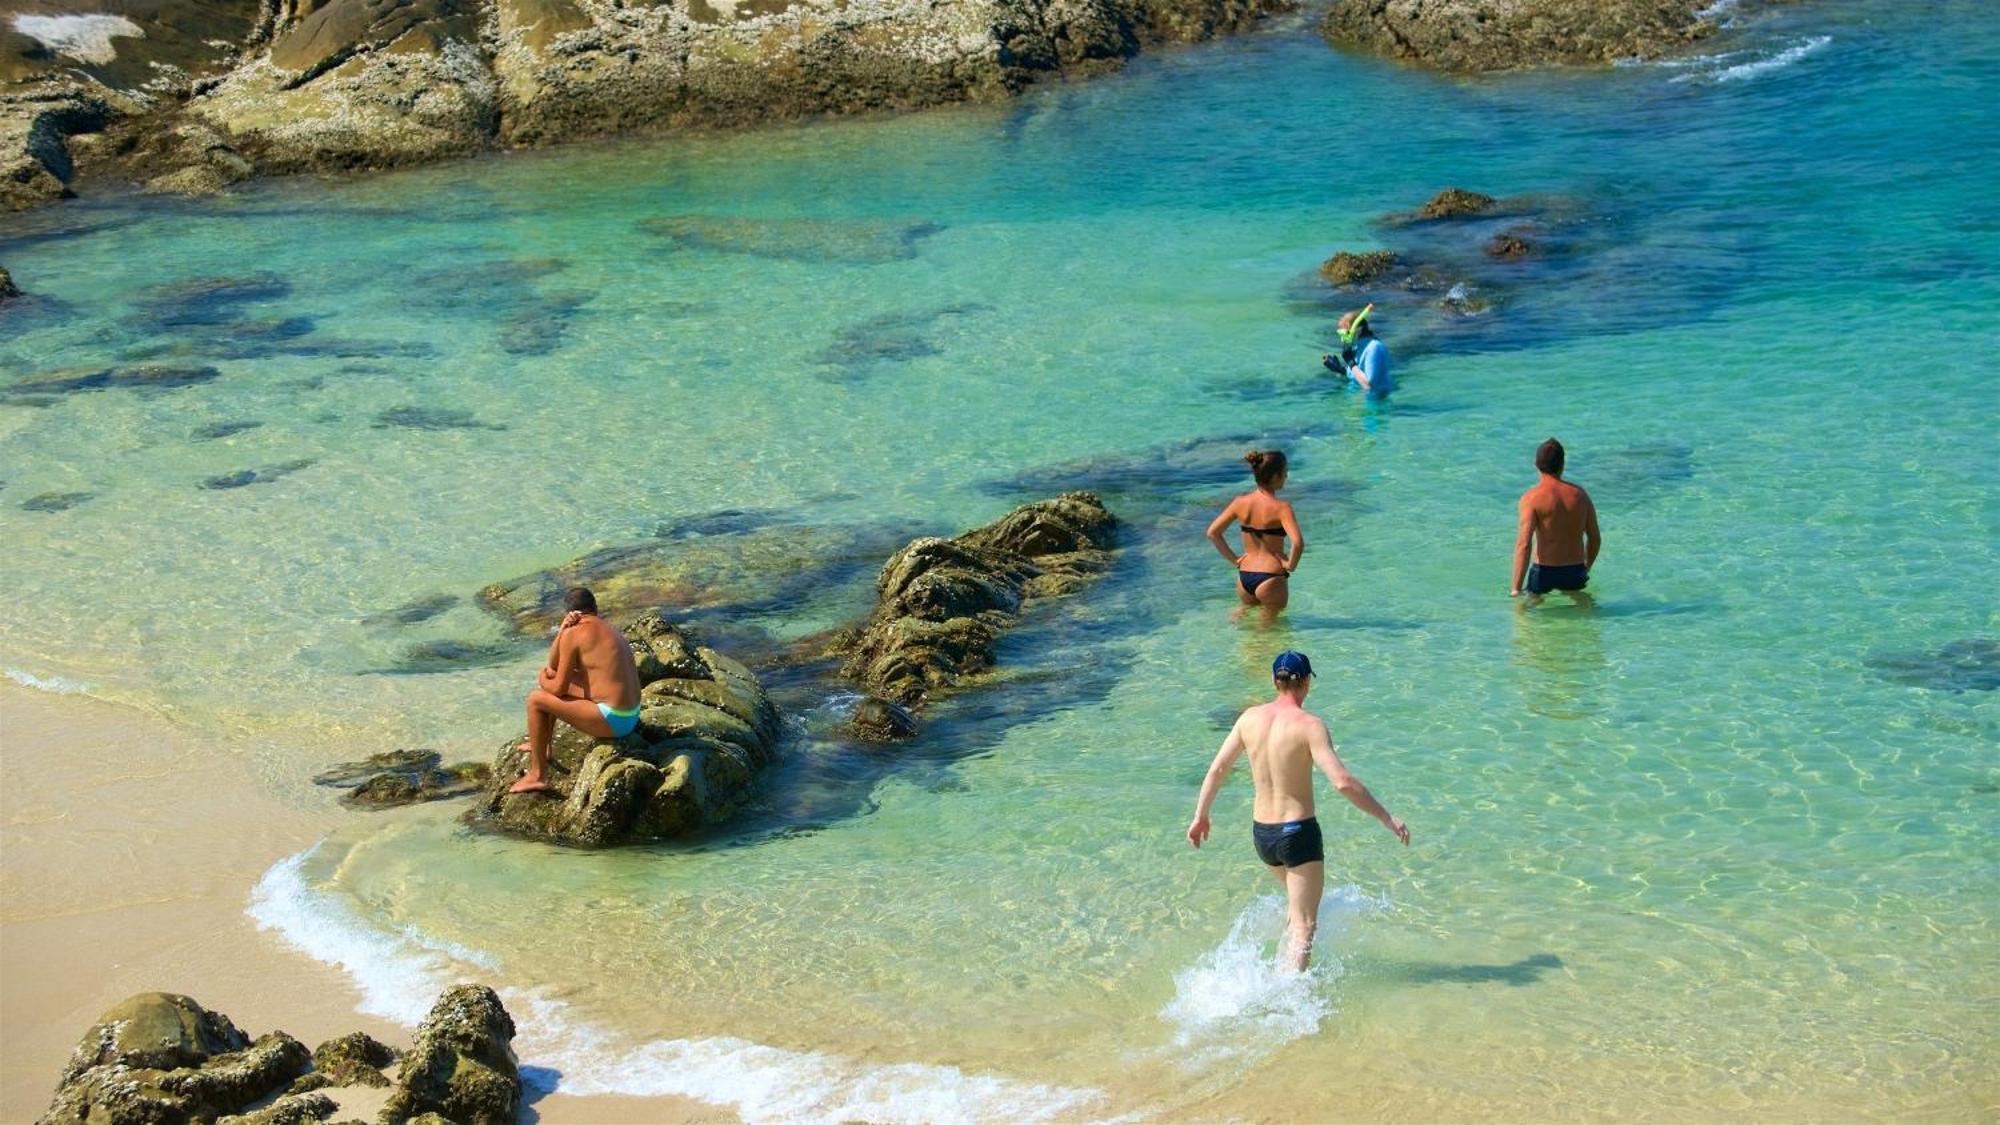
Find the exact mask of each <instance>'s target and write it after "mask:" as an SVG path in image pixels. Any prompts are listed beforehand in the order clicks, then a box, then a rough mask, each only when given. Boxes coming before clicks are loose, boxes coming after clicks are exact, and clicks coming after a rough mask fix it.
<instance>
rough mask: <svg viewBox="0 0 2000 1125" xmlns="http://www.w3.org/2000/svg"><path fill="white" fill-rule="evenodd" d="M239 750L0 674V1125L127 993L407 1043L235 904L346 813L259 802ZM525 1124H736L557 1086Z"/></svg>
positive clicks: (26, 1107) (700, 1112) (30, 1101)
mask: <svg viewBox="0 0 2000 1125" xmlns="http://www.w3.org/2000/svg"><path fill="white" fill-rule="evenodd" d="M197 743H199V746H197ZM246 761H247V757H246V755H245V754H244V753H243V752H242V750H241V748H239V749H238V751H237V752H236V753H231V752H229V749H228V747H227V746H226V745H218V743H217V742H216V740H212V739H206V738H202V739H197V738H196V737H195V736H193V735H191V734H190V733H188V732H187V731H184V730H181V729H178V728H176V727H175V726H174V725H173V724H172V723H170V722H168V721H167V720H165V719H163V718H161V717H159V716H157V715H153V714H149V713H147V712H144V711H140V710H135V709H133V708H128V707H122V706H118V705H115V704H110V703H105V702H102V701H98V700H94V699H90V698H86V697H83V696H59V695H53V694H49V693H46V692H41V691H35V690H31V689H28V688H23V687H18V686H15V685H14V684H11V683H0V768H4V769H5V770H6V773H7V777H8V783H7V785H6V786H5V787H4V788H0V857H4V863H0V1011H4V1012H5V1013H6V1021H5V1031H4V1033H0V1121H8V1122H15V1121H32V1120H34V1119H35V1118H36V1117H38V1116H40V1115H41V1113H42V1112H43V1111H44V1110H45V1109H46V1108H47V1107H48V1103H49V1097H50V1094H51V1093H52V1092H53V1090H54V1089H55V1082H56V1076H57V1074H58V1073H59V1072H60V1070H61V1068H62V1065H63V1062H64V1060H65V1059H67V1058H68V1056H69V1052H70V1050H71V1048H72V1047H74V1046H75V1043H76V1040H77V1038H78V1037H79V1036H80V1035H82V1034H83V1032H84V1031H85V1030H86V1029H87V1028H89V1027H90V1025H91V1023H92V1022H93V1021H95V1020H96V1018H97V1016H98V1015H99V1013H101V1012H103V1011H104V1010H106V1009H107V1008H110V1007H111V1006H112V1005H114V1004H116V1003H117V1002H118V1001H120V1000H122V999H124V998H125V997H127V996H130V995H132V994H133V993H136V992H155V991H157V992H178V993H184V994H186V995H189V996H192V997H194V998H195V999H196V1000H197V1001H199V1002H200V1003H201V1004H202V1005H203V1006H204V1007H207V1008H209V1009H211V1010H213V1011H218V1012H221V1013H223V1014H225V1015H227V1016H229V1017H230V1019H231V1020H233V1021H234V1022H235V1023H236V1024H237V1025H238V1026H239V1027H241V1028H242V1029H243V1030H244V1031H246V1032H247V1033H249V1034H252V1035H258V1034H262V1033H264V1032H266V1031H270V1030H273V1029H282V1030H284V1031H286V1032H289V1033H290V1034H291V1035H293V1036H295V1037H297V1038H298V1039H299V1040H301V1041H302V1042H304V1043H306V1044H307V1045H308V1046H310V1045H312V1044H315V1043H318V1042H320V1041H322V1040H324V1039H326V1038H329V1037H331V1036H335V1035H340V1034H343V1033H345V1032H348V1031H355V1030H360V1031H366V1032H367V1033H369V1034H370V1035H373V1036H375V1037H376V1038H378V1039H381V1040H382V1041H384V1042H386V1043H389V1044H391V1045H392V1046H399V1047H400V1046H407V1045H408V1043H409V1041H410V1033H409V1030H408V1029H406V1028H401V1027H397V1026H396V1025H395V1024H392V1023H389V1022H387V1021H384V1020H381V1019H379V1018H374V1017H370V1016H366V1015H362V1014H359V1013H357V1012H356V1011H355V1003H356V1001H357V1000H358V998H359V993H358V992H357V991H356V990H355V988H354V987H353V985H352V984H351V983H349V981H348V980H347V978H346V977H345V976H344V975H343V974H342V973H341V972H340V971H339V970H338V969H336V968H334V967H332V966H329V965H324V964H321V963H319V962H317V961H314V960H312V959H310V958H308V957H306V956H304V955H302V954H299V953H297V952H295V951H293V950H291V949H289V948H287V947H286V946H285V945H284V944H283V943H282V942H281V941H280V940H279V939H278V938H277V937H276V936H275V935H272V934H269V933H264V932H260V931H259V930H258V928H257V926H256V923H255V922H253V921H252V920H251V919H250V917H249V916H248V915H246V914H245V913H244V904H245V901H246V899H247V896H248V894H249V892H250V888H251V887H252V886H253V885H254V884H255V883H256V881H257V879H258V878H259V877H260V876H261V875H262V874H263V873H264V872H265V870H266V869H268V868H269V867H270V866H271V864H273V863H275V862H277V861H278V860H280V859H283V858H284V857H285V856H287V855H290V854H292V853H294V852H297V851H299V850H300V849H301V848H305V847H307V846H309V845H310V844H311V843H312V842H313V841H314V840H315V839H317V838H318V837H319V836H320V835H321V833H323V832H324V831H325V830H326V828H327V827H328V826H329V825H330V824H332V823H333V822H334V820H335V818H337V817H339V816H342V815H352V814H344V813H342V812H341V811H340V810H338V809H337V808H336V807H335V806H333V805H332V804H331V802H329V803H328V805H327V807H326V808H325V809H323V810H315V809H311V808H305V807H300V806H297V805H292V804H288V803H286V802H284V801H282V800H279V799H277V798H276V797H274V796H272V795H271V794H269V793H267V792H265V791H263V790H262V789H260V788H259V786H258V784H257V782H256V780H255V778H254V776H253V775H252V774H251V772H250V771H249V770H248V769H247V768H245V764H244V763H245V762H246ZM522 1061H523V1062H524V1063H525V1064H528V1065H532V1064H533V1060H532V1059H524V1060H522ZM530 1096H531V1097H532V1096H533V1095H532V1094H531V1095H530ZM363 1102H365V1099H363ZM342 1104H343V1106H344V1107H345V1108H348V1109H350V1110H354V1109H360V1108H362V1107H363V1106H362V1104H361V1103H357V1101H356V1100H355V1099H342ZM537 1119H538V1120H541V1121H546V1122H584V1123H591V1122H601V1123H611V1122H635V1121H648V1122H653V1121H658V1122H671V1121H703V1122H712V1121H733V1120H736V1118H735V1115H733V1114H731V1113H728V1112H727V1111H724V1110H718V1109H716V1108H715V1107H712V1106H705V1105H702V1104H701V1103H699V1102H692V1101H682V1100H679V1099H672V1098H623V1097H592V1098H576V1097H566V1096H564V1095H561V1094H552V1095H549V1096H547V1097H544V1098H542V1099H541V1100H539V1101H536V1102H534V1103H533V1104H532V1105H531V1106H530V1107H529V1114H528V1115H524V1120H537Z"/></svg>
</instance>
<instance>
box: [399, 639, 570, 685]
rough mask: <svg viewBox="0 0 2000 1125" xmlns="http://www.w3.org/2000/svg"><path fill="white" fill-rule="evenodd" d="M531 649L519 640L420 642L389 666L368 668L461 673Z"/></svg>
mask: <svg viewBox="0 0 2000 1125" xmlns="http://www.w3.org/2000/svg"><path fill="white" fill-rule="evenodd" d="M533 651H534V648H533V646H532V645H531V644H524V643H522V642H519V641H515V642H511V643H510V642H505V641H451V640H445V641H421V642H419V643H417V644H413V645H410V646H409V647H408V648H405V649H404V650H403V651H402V653H401V654H400V655H398V656H397V657H396V660H395V662H394V663H392V664H390V665H389V666H388V667H386V668H375V669H371V671H373V672H375V673H378V674H382V675H393V676H429V675H436V674H438V673H443V672H463V671H465V670H467V669H469V668H490V667H492V666H493V665H495V664H505V663H507V662H509V661H513V660H520V659H523V658H525V657H526V656H527V655H528V654H530V653H532V652H533Z"/></svg>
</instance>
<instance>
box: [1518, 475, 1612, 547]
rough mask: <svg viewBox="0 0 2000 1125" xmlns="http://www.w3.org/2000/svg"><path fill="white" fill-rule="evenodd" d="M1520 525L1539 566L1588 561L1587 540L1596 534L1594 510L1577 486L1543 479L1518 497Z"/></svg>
mask: <svg viewBox="0 0 2000 1125" xmlns="http://www.w3.org/2000/svg"><path fill="white" fill-rule="evenodd" d="M1521 522H1522V524H1524V525H1526V526H1527V527H1528V529H1529V534H1530V536H1531V537H1532V538H1533V540H1534V561H1535V562H1538V563H1541V564H1542V565H1543V566H1574V565H1576V564H1578V563H1582V564H1583V565H1584V566H1589V565H1590V564H1591V562H1592V558H1591V551H1590V549H1589V546H1588V545H1587V543H1586V540H1587V539H1595V538H1596V535H1597V509H1596V508H1595V507H1593V506H1591V503H1590V494H1589V493H1588V492H1585V491H1584V490H1583V487H1582V486H1581V485H1575V484H1571V483H1570V482H1568V481H1566V480H1563V479H1561V478H1559V477H1550V476H1545V477H1543V478H1542V479H1541V480H1540V481H1538V482H1536V484H1535V486H1534V487H1533V488H1530V489H1529V490H1528V491H1526V492H1523V493H1522V494H1521Z"/></svg>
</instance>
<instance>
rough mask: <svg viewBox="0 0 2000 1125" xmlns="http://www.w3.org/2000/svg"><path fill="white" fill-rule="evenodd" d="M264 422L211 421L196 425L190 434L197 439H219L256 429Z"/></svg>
mask: <svg viewBox="0 0 2000 1125" xmlns="http://www.w3.org/2000/svg"><path fill="white" fill-rule="evenodd" d="M263 424H264V423H262V422H251V421H241V422H210V423H209V424H208V425H206V426H196V427H195V430H194V432H193V433H192V434H189V435H188V436H189V437H190V438H192V439H193V440H195V441H219V440H221V439H223V438H226V437H233V436H235V435H236V434H240V433H244V432H246V431H249V430H254V429H256V428H257V427H259V426H261V425H263Z"/></svg>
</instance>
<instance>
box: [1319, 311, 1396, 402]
mask: <svg viewBox="0 0 2000 1125" xmlns="http://www.w3.org/2000/svg"><path fill="white" fill-rule="evenodd" d="M1374 311H1375V306H1374V305H1369V306H1367V307H1366V308H1362V309H1357V310H1355V311H1353V312H1350V313H1343V314H1342V315H1341V318H1340V344H1341V347H1340V354H1339V355H1338V356H1332V355H1323V356H1321V357H1319V361H1320V362H1321V363H1323V364H1325V365H1326V367H1327V368H1328V369H1329V370H1331V371H1336V372H1339V373H1340V374H1342V375H1345V376H1346V377H1347V378H1349V379H1352V380H1353V381H1354V384H1355V386H1358V387H1360V388H1361V389H1362V390H1364V391H1367V392H1368V397H1369V398H1387V397H1388V395H1389V393H1390V392H1391V391H1393V390H1395V389H1396V377H1395V376H1394V375H1392V374H1390V373H1389V346H1388V345H1387V344H1384V343H1383V342H1382V341H1381V340H1379V339H1377V338H1376V336H1375V329H1374V327H1373V326H1371V325H1370V324H1369V323H1368V314H1369V313H1372V312H1374Z"/></svg>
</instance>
